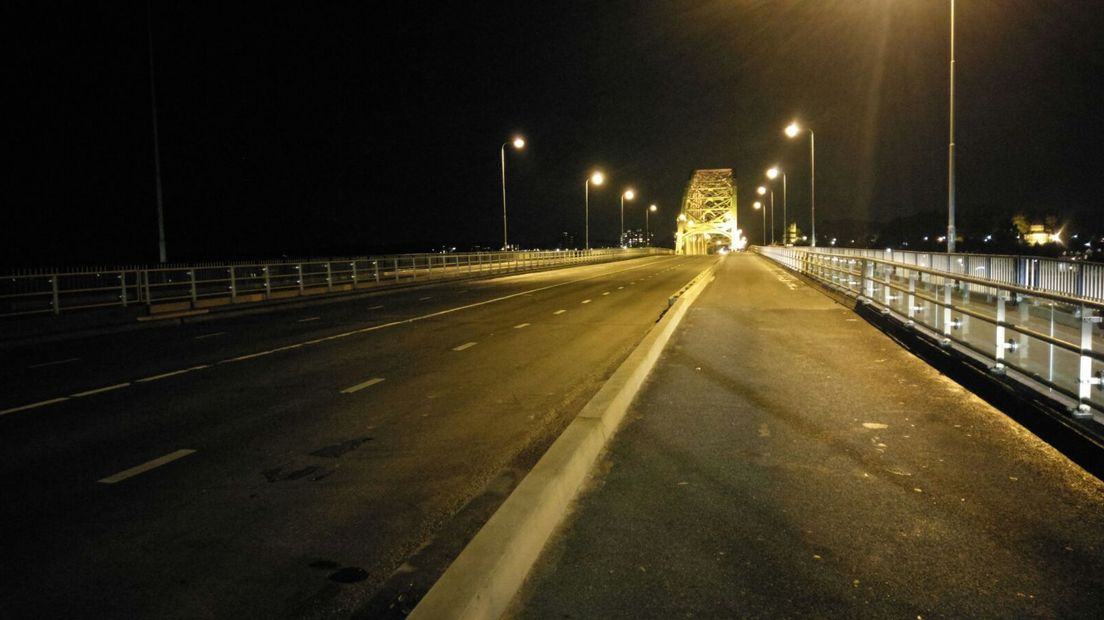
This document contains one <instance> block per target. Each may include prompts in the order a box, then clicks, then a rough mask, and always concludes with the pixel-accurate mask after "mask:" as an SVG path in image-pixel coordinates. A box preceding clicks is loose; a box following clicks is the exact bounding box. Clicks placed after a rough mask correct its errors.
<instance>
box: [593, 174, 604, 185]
mask: <svg viewBox="0 0 1104 620" xmlns="http://www.w3.org/2000/svg"><path fill="white" fill-rule="evenodd" d="M605 181H606V175H604V174H602V173H601V172H595V173H594V174H592V175H590V182H591V183H593V184H595V185H601V184H602V183H605Z"/></svg>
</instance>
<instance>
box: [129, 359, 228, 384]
mask: <svg viewBox="0 0 1104 620" xmlns="http://www.w3.org/2000/svg"><path fill="white" fill-rule="evenodd" d="M210 367H211V366H210V365H209V364H204V365H202V366H192V367H191V368H183V369H181V370H174V371H172V372H166V373H162V374H159V375H153V376H152V377H146V378H144V379H138V380H136V381H135V383H149V382H150V381H157V380H158V379H165V378H167V377H175V376H176V375H182V374H184V373H186V372H192V371H193V370H203V369H204V368H210Z"/></svg>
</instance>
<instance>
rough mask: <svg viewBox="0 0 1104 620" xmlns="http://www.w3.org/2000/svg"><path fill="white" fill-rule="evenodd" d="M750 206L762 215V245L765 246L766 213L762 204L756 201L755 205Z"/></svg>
mask: <svg viewBox="0 0 1104 620" xmlns="http://www.w3.org/2000/svg"><path fill="white" fill-rule="evenodd" d="M752 206H753V207H755V209H756V210H757V211H762V213H763V245H767V212H766V211H765V210H764V209H763V203H761V202H759V201H758V200H756V201H755V204H753V205H752Z"/></svg>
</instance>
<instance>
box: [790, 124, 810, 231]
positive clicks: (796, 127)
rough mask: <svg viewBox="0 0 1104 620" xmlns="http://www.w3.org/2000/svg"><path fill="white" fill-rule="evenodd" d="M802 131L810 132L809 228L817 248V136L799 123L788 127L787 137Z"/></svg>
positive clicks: (794, 136)
mask: <svg viewBox="0 0 1104 620" xmlns="http://www.w3.org/2000/svg"><path fill="white" fill-rule="evenodd" d="M802 131H807V132H809V220H810V222H809V226H810V229H811V230H810V234H811V236H812V242H811V245H812V247H814V248H815V247H816V136H815V135H813V130H812V129H810V128H808V127H805V128H802V127H801V126H800V125H798V124H797V121H794V122H792V123H790V124H789V125H788V126H787V127H786V135H787V136H789V137H790V138H796V137H797V134H799V133H801V132H802Z"/></svg>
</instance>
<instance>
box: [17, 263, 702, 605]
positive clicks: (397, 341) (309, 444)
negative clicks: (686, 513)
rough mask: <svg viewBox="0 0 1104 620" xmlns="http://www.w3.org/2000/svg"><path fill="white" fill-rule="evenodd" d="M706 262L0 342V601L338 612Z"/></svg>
mask: <svg viewBox="0 0 1104 620" xmlns="http://www.w3.org/2000/svg"><path fill="white" fill-rule="evenodd" d="M710 262H711V259H709V258H704V257H699V258H690V257H666V258H649V259H638V260H632V261H625V262H617V263H609V264H603V265H591V266H584V267H576V268H570V269H562V270H555V271H548V272H541V273H534V274H525V275H519V276H508V277H501V278H496V279H493V280H488V281H469V282H454V283H444V284H438V285H434V286H430V287H424V288H417V289H406V290H400V291H393V292H391V293H386V294H379V295H373V296H370V297H363V298H360V299H356V300H348V301H343V302H340V303H329V304H317V305H306V306H296V307H290V308H283V309H279V310H276V311H273V312H267V313H264V314H258V315H251V316H239V317H227V318H222V319H218V320H210V321H203V322H196V323H189V324H185V325H181V326H170V327H165V328H157V329H149V330H142V331H137V332H128V333H123V334H114V335H109V336H99V337H93V338H86V339H82V340H79V341H67V342H59V343H51V344H42V345H37V346H23V347H18V348H11V349H8V350H6V351H3V352H2V353H0V362H2V370H0V373H2V374H0V382H2V386H3V390H2V393H0V449H2V450H0V451H2V456H0V484H2V488H3V489H4V501H3V502H2V503H0V516H2V519H3V523H4V524H5V527H4V529H3V533H2V534H0V541H2V543H3V548H4V560H3V563H2V564H0V608H2V609H3V610H4V614H3V615H4V616H5V617H73V616H96V615H100V616H107V617H119V616H129V617H151V616H153V617H197V616H217V617H230V616H234V617H237V616H250V617H269V616H275V615H288V614H291V615H299V616H304V615H306V616H322V617H325V616H331V615H341V614H345V613H348V612H349V611H352V610H355V609H356V608H358V607H359V606H361V605H363V603H364V602H365V601H366V600H368V599H369V598H370V597H371V596H372V594H373V593H375V592H376V591H377V590H378V589H379V587H380V585H381V584H382V583H383V582H384V580H385V579H387V578H388V576H390V575H391V574H392V573H393V572H394V571H395V570H396V569H398V568H399V567H400V566H402V564H403V562H404V560H405V559H407V558H408V557H409V556H410V555H411V553H413V552H414V551H415V550H417V549H418V548H419V547H420V546H422V545H424V544H425V543H427V542H429V541H431V540H432V539H433V538H434V535H435V534H439V533H441V532H443V531H452V530H448V529H447V528H445V526H446V524H447V523H448V521H449V519H450V517H451V516H452V515H454V514H455V513H456V512H457V511H458V510H459V509H461V508H462V507H463V506H464V505H465V504H467V503H468V502H469V501H471V500H472V499H473V498H476V497H479V496H480V495H481V494H482V493H483V492H484V489H485V487H486V486H487V485H488V484H489V483H492V482H493V481H495V480H497V479H498V477H499V476H500V474H501V473H502V472H503V471H520V470H524V469H525V468H526V467H527V466H529V465H530V464H531V463H532V462H533V461H534V460H535V457H536V456H537V455H539V452H540V451H541V450H542V449H543V447H544V446H546V445H547V444H548V443H549V442H550V441H551V439H552V438H554V437H555V435H556V434H557V433H558V432H559V430H560V429H562V428H563V426H564V425H565V424H566V423H567V421H569V420H570V418H571V417H572V416H573V415H574V413H575V412H576V411H578V410H579V408H581V406H582V405H583V404H584V403H585V402H586V400H587V399H588V398H589V397H590V395H592V394H593V393H594V392H595V391H596V390H597V389H598V387H599V386H600V385H601V383H602V381H603V380H604V378H605V377H606V376H607V375H608V373H609V372H611V371H612V369H614V368H615V367H616V366H617V364H618V363H619V362H620V361H621V360H622V359H623V358H624V357H625V355H627V353H628V352H629V351H630V350H631V349H632V347H633V346H634V345H635V344H636V343H637V342H638V341H639V340H640V338H641V337H642V336H643V335H644V333H645V332H646V331H647V329H648V328H649V326H650V325H651V324H652V323H653V322H654V321H655V320H656V318H657V317H658V316H659V314H660V313H661V312H662V311H663V309H664V308H665V307H666V304H667V297H668V296H669V295H670V294H672V293H673V292H674V291H676V290H677V289H679V288H680V287H681V286H683V285H684V284H685V283H686V282H687V281H689V280H690V279H691V278H692V277H693V276H694V275H696V274H697V273H698V272H699V271H701V270H702V269H703V268H705V267H706V266H707V265H708V264H710ZM442 528H445V529H442ZM421 568H422V569H423V570H437V569H441V570H443V568H444V566H439V567H421Z"/></svg>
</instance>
